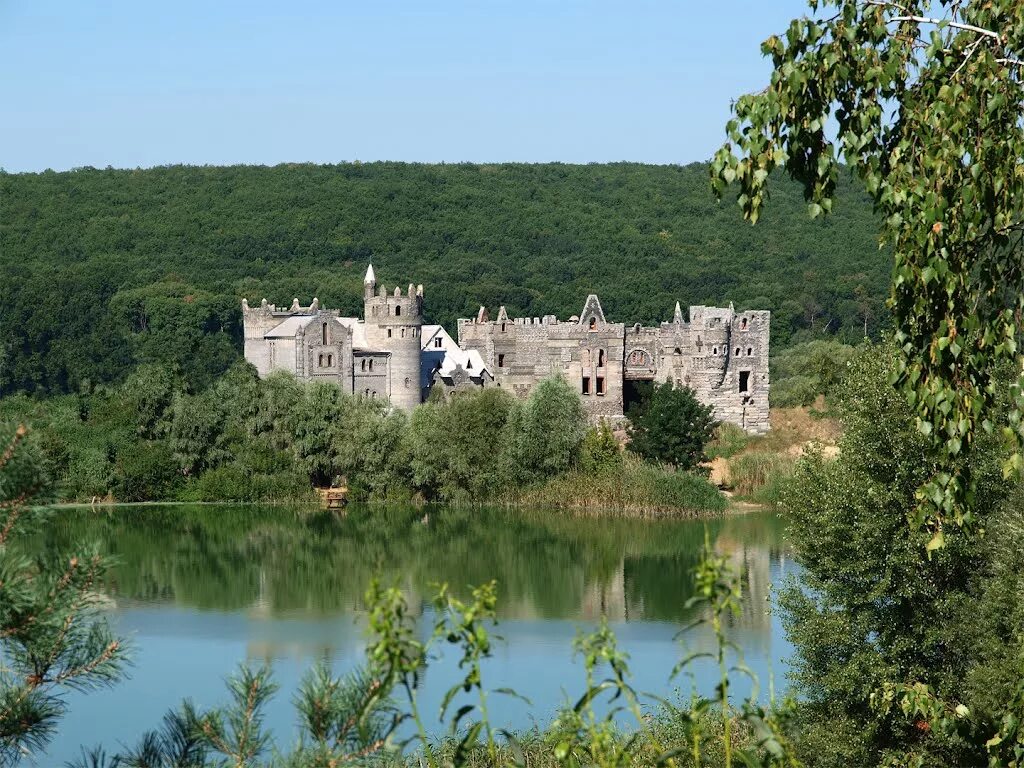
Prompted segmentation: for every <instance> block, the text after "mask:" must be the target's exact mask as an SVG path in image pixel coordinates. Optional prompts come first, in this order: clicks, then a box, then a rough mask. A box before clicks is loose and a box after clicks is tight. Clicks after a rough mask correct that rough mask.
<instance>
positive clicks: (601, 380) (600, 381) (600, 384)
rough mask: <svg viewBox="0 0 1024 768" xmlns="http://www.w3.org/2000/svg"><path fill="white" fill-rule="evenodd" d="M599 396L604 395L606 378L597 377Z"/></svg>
mask: <svg viewBox="0 0 1024 768" xmlns="http://www.w3.org/2000/svg"><path fill="white" fill-rule="evenodd" d="M597 394H599V395H603V394H604V376H598V377H597Z"/></svg>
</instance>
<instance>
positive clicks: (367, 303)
mask: <svg viewBox="0 0 1024 768" xmlns="http://www.w3.org/2000/svg"><path fill="white" fill-rule="evenodd" d="M363 297H364V298H363V310H364V314H363V317H364V318H365V327H366V342H367V344H368V345H369V346H370V348H371V349H382V350H386V351H388V352H390V353H391V359H390V361H389V362H388V370H389V372H390V377H391V382H390V398H391V404H392V405H393V406H395V407H396V408H401V409H403V410H407V411H408V410H412V409H413V408H414V407H416V406H417V405H419V403H420V341H421V340H420V332H421V330H422V327H423V288H422V286H413V285H412V284H410V285H409V290H408V293H407V294H406V295H402V291H401V289H399V288H395V291H394V293H393V294H392V295H390V296H389V295H388V294H387V291H386V290H385V289H384V288H383V286H382V287H381V288H380V289H379V290H377V280H376V276H375V275H374V272H373V266H372V265H371V266H370V268H369V269H367V270H366V277H365V278H364V280H363Z"/></svg>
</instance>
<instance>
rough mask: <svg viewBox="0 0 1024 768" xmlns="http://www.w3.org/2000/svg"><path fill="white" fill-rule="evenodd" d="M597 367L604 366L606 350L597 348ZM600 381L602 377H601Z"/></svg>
mask: <svg viewBox="0 0 1024 768" xmlns="http://www.w3.org/2000/svg"><path fill="white" fill-rule="evenodd" d="M597 367H598V368H604V350H603V349H599V350H597ZM599 381H600V379H599Z"/></svg>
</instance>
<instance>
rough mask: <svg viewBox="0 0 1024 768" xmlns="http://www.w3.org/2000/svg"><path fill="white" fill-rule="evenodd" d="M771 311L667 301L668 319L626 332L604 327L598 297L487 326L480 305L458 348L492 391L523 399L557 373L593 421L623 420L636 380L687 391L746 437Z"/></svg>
mask: <svg viewBox="0 0 1024 768" xmlns="http://www.w3.org/2000/svg"><path fill="white" fill-rule="evenodd" d="M770 319H771V313H770V312H767V311H761V310H757V311H747V312H736V311H735V310H734V309H733V308H732V307H731V306H730V307H729V308H728V309H723V308H718V307H703V306H693V307H690V310H689V319H686V318H684V317H683V312H682V308H681V307H680V306H679V304H678V303H677V304H676V307H675V312H674V315H673V319H672V321H671V322H667V323H661V324H660V325H659V326H657V327H644V326H641V325H640V324H639V323H638V324H636V325H633V326H629V327H626V326H625V325H624V324H622V323H613V322H609V321H608V320H607V319H606V318H605V316H604V312H603V311H602V309H601V302H600V301H599V300H598V298H597V296H595V295H590V296H588V297H587V300H586V303H585V304H584V307H583V311H582V312H581V313H580V315H579V316H578V317H576V316H573V317H571V318H569V320H568V321H567V322H561V321H559V320H558V319H557V318H556V317H555V316H553V315H547V316H545V317H542V318H537V317H534V318H510V317H509V316H508V314H507V312H506V311H505V308H504V307H502V308H501V309H500V310H499V311H498V316H497V318H496V319H495V320H491V319H490V317H489V316H488V313H487V311H486V310H485V309H483V308H481V310H480V313H479V314H478V315H477V317H476V318H475V319H464V320H459V346H460V347H461V348H462V349H464V350H467V351H469V350H477V351H478V352H479V353H480V356H481V357H482V358H483V361H484V363H485V364H486V365H487V367H488V368H489V369H490V371H491V372H492V374H493V375H494V385H495V386H500V387H507V388H509V389H510V390H512V391H513V392H514V393H515V394H516V395H518V396H519V397H526V396H527V395H528V394H529V393H530V391H531V389H532V388H533V386H534V385H535V384H536V383H537V382H539V381H540V380H541V379H542V378H544V377H545V376H549V375H551V374H552V373H560V374H562V375H563V376H565V378H566V379H567V380H568V381H569V382H570V383H572V384H573V385H574V386H576V387H577V388H578V391H579V393H580V397H581V398H582V400H583V404H584V406H585V408H586V411H587V414H588V415H589V416H590V417H591V419H593V420H595V421H596V420H598V419H601V418H607V419H612V420H615V419H618V418H622V416H623V414H624V412H625V410H626V400H627V392H628V391H629V389H630V385H631V384H632V383H635V382H643V381H650V382H656V383H662V382H666V381H671V382H673V383H674V384H675V385H676V386H678V387H689V388H690V389H692V390H693V391H694V393H695V394H696V396H697V399H698V400H700V401H701V402H703V403H706V404H708V405H711V406H713V407H714V409H715V416H716V418H718V419H720V420H722V421H727V422H730V423H733V424H736V425H737V426H739V427H741V428H742V429H744V430H746V431H747V432H751V433H755V434H760V433H764V432H767V431H768V428H769V421H768V392H769V387H770V381H769V376H768V341H769V322H770Z"/></svg>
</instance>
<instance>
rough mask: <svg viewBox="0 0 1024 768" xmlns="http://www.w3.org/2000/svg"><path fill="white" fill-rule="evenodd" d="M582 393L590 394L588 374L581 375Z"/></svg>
mask: <svg viewBox="0 0 1024 768" xmlns="http://www.w3.org/2000/svg"><path fill="white" fill-rule="evenodd" d="M583 394H584V395H589V394H590V377H589V376H584V377H583Z"/></svg>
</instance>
